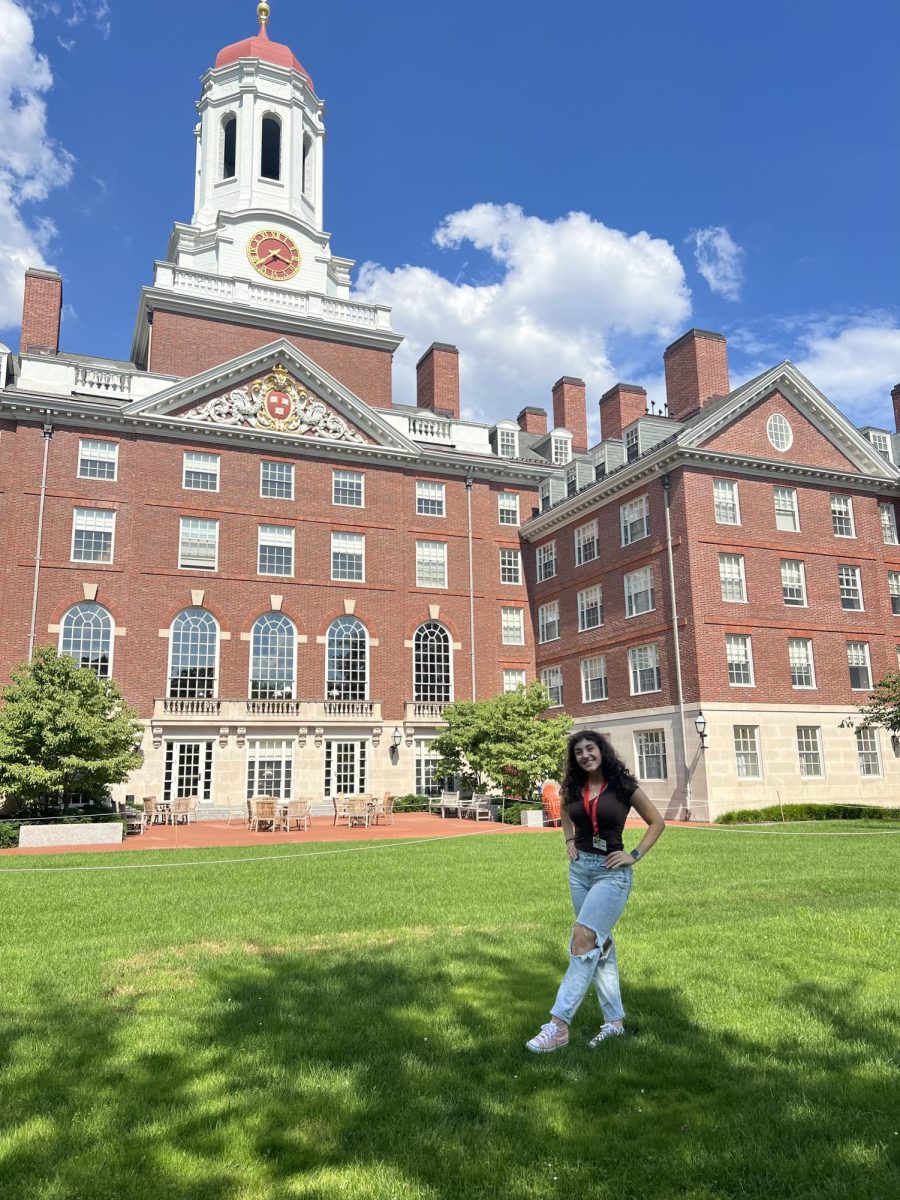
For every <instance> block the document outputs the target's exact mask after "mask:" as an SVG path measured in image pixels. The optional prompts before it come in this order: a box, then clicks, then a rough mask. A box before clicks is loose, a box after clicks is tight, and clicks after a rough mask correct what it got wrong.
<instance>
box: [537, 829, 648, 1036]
mask: <svg viewBox="0 0 900 1200" xmlns="http://www.w3.org/2000/svg"><path fill="white" fill-rule="evenodd" d="M631 880H632V870H631V867H618V868H616V869H615V870H612V871H608V870H607V869H606V855H605V854H585V853H584V851H580V852H579V854H578V858H577V859H576V860H575V861H574V862H570V863H569V890H570V892H571V894H572V907H573V908H574V909H575V919H576V921H577V922H578V924H579V925H584V926H586V928H588V929H591V930H593V932H594V933H595V934H596V935H597V944H596V945H595V946H594V948H593V949H592V950H589V951H588V953H587V954H573V953H572V943H571V941H570V942H569V966H568V968H567V969H566V973H565V975H564V976H563V981H562V983H561V984H560V985H559V991H558V992H557V994H556V1000H555V1001H554V1002H553V1007H552V1008H551V1009H550V1012H551V1014H552V1015H553V1016H554V1017H559V1019H560V1020H561V1021H565V1023H566V1024H567V1025H568V1024H570V1023H571V1021H572V1018H573V1017H574V1016H575V1013H576V1012H577V1011H578V1006H579V1004H581V1002H582V1000H583V999H584V997H585V995H586V994H587V991H588V989H589V988H590V986H591V981H593V983H594V987H595V988H596V991H597V999H598V1000H599V1001H600V1008H601V1010H602V1012H603V1019H604V1021H621V1020H622V1018H623V1017H624V1016H625V1010H624V1008H623V1007H622V993H621V991H620V989H619V964H618V961H617V959H616V946H615V942H613V941H612V929H613V926H614V925H615V923H616V921H618V919H619V917H621V915H622V912H623V910H624V908H625V904H626V901H627V900H628V894H629V892H630V891H631ZM607 938H609V939H610V943H611V945H610V947H609V950H608V951H607V952H606V953H605V954H604V953H603V952H602V949H601V948H602V946H603V945H604V944H605V942H606V939H607Z"/></svg>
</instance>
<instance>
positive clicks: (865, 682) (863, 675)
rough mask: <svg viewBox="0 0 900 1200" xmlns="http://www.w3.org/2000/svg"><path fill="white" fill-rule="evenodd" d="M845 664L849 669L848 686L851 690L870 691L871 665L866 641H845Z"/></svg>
mask: <svg viewBox="0 0 900 1200" xmlns="http://www.w3.org/2000/svg"><path fill="white" fill-rule="evenodd" d="M847 666H848V668H849V670H850V687H851V688H852V689H853V691H854V692H868V691H871V688H872V665H871V662H870V660H869V643H868V642H848V643H847Z"/></svg>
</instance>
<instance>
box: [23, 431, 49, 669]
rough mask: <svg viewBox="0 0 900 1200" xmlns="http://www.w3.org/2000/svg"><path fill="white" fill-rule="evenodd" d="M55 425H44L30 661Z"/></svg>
mask: <svg viewBox="0 0 900 1200" xmlns="http://www.w3.org/2000/svg"><path fill="white" fill-rule="evenodd" d="M52 437H53V426H52V425H45V426H44V465H43V467H42V468H41V494H40V497H39V499H38V523H37V546H36V547H35V551H34V591H33V592H32V594H31V628H30V629H29V631H28V661H29V662H31V659H32V656H33V655H34V639H35V635H36V632H37V606H38V589H39V587H40V583H41V547H42V544H43V540H44V498H45V496H46V495H47V458H48V456H49V454H50V439H51V438H52Z"/></svg>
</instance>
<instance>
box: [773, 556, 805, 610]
mask: <svg viewBox="0 0 900 1200" xmlns="http://www.w3.org/2000/svg"><path fill="white" fill-rule="evenodd" d="M793 566H797V567H798V568H799V571H798V575H799V577H800V582H799V585H798V584H796V583H793V582H785V577H784V576H785V571H784V569H785V567H793ZM779 570H780V573H781V599H782V600H783V601H784V606H785V608H808V607H809V601H808V600H807V596H806V565H805V563H804V562H803V559H802V558H783V559H782V560H781V566H780V568H779ZM798 586H799V589H800V599H799V601H797V602H796V603H793V602H792V601H791V600H788V598H787V596H786V595H785V590H786V589H787V588H795V587H798Z"/></svg>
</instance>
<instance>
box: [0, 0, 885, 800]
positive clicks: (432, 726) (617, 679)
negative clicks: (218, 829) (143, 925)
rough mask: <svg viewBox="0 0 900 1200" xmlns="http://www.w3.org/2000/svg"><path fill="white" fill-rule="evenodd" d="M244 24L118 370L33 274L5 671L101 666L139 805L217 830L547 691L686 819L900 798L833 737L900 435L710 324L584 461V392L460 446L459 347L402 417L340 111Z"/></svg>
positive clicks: (571, 385)
mask: <svg viewBox="0 0 900 1200" xmlns="http://www.w3.org/2000/svg"><path fill="white" fill-rule="evenodd" d="M259 11H260V30H259V33H258V35H257V36H255V37H252V38H247V39H245V40H244V41H242V42H238V43H236V44H235V45H233V46H228V47H226V48H225V49H224V50H222V51H221V52H220V53H219V55H218V56H217V58H216V62H215V65H214V66H213V67H212V68H211V69H210V70H209V71H207V73H206V74H205V75H204V77H203V80H202V91H201V97H200V101H199V104H198V112H199V125H198V128H197V175H196V190H195V204H194V213H193V217H192V220H191V223H190V224H176V225H175V226H174V228H173V231H172V235H171V237H170V240H169V244H168V248H167V252H166V256H165V259H164V260H162V261H160V262H157V263H156V264H155V266H154V276H153V283H152V286H149V287H145V288H144V289H143V290H142V292H141V295H140V299H139V304H138V312H137V318H136V323H135V331H134V338H133V343H132V347H131V353H130V358H129V360H128V361H127V362H118V361H110V360H107V359H99V358H96V357H91V356H86V355H81V354H72V353H67V352H64V351H61V350H60V348H59V335H60V314H61V309H62V283H61V280H60V278H59V276H58V275H56V274H54V273H53V272H48V271H36V270H32V271H29V272H28V273H27V276H26V288H25V301H24V310H23V321H22V334H21V342H20V349H19V354H18V355H13V354H11V353H10V352H9V351H7V350H6V349H5V348H4V347H0V526H2V529H3V535H4V539H5V544H6V546H7V548H8V551H7V555H6V557H5V561H4V564H3V568H2V574H0V603H2V609H3V612H4V615H5V618H6V637H5V638H4V640H3V643H2V646H0V678H3V679H5V678H6V677H8V674H9V672H10V670H11V669H12V668H13V667H14V666H15V665H16V664H17V663H18V662H20V661H21V660H22V659H24V658H26V657H27V655H28V653H29V651H30V649H31V648H32V647H33V646H34V645H35V644H40V643H45V642H48V641H50V642H53V643H54V644H56V645H57V646H58V647H59V648H60V649H61V650H63V651H65V652H66V653H69V654H72V655H73V657H75V658H76V660H77V661H79V662H81V663H83V664H84V665H87V666H90V667H92V668H93V669H94V670H96V671H97V672H98V673H101V674H105V675H113V676H114V677H115V678H116V679H117V680H118V682H119V683H120V684H121V686H122V688H123V690H124V691H125V694H126V696H127V697H128V699H129V700H130V701H131V702H132V703H133V704H134V705H135V706H136V707H137V709H138V711H139V714H140V716H141V718H142V720H143V721H144V724H145V733H144V738H143V744H142V750H143V755H144V757H143V762H142V765H141V767H140V768H139V769H138V770H136V771H135V772H134V774H133V775H132V777H131V779H130V780H129V781H128V783H127V784H126V785H123V786H122V787H121V788H119V789H118V793H119V795H120V796H124V795H125V794H132V795H137V796H140V795H142V794H145V793H146V794H157V795H164V796H171V795H176V794H187V793H191V794H198V795H199V796H200V798H201V801H202V805H203V810H204V811H205V812H207V813H214V812H216V811H218V810H219V809H220V806H221V805H222V804H224V803H230V802H234V801H236V800H239V799H240V798H241V797H243V796H244V795H247V794H252V793H254V792H258V791H263V790H264V791H268V792H275V793H279V794H281V795H288V794H295V795H311V796H313V797H316V798H318V799H322V800H323V801H327V797H328V796H330V795H331V794H334V793H336V792H339V791H358V790H371V791H381V790H383V789H390V790H391V791H394V792H396V793H399V792H404V791H409V790H413V789H415V790H419V791H421V790H425V789H427V788H428V787H429V786H430V784H431V783H432V775H433V772H432V761H433V760H432V757H431V756H430V754H429V743H430V741H431V739H432V738H433V737H434V735H435V734H436V732H437V731H438V730H439V729H440V727H441V714H442V711H443V707H444V705H445V704H446V703H448V702H449V701H451V700H453V699H468V698H471V697H473V696H474V697H477V698H483V697H486V696H490V695H494V694H496V693H497V692H499V691H501V690H503V689H507V690H511V689H514V688H515V687H517V686H518V685H519V684H520V683H523V682H526V681H527V680H530V679H532V678H534V677H535V674H536V673H537V674H539V675H540V676H541V677H543V678H544V679H545V681H546V682H547V684H548V686H549V687H550V689H551V693H552V695H553V697H554V700H555V701H557V702H559V703H560V704H564V705H565V707H566V709H567V710H568V711H569V712H570V713H571V714H572V716H573V717H574V718H575V720H576V722H577V723H578V724H579V725H582V726H599V727H601V728H603V729H605V730H608V731H609V732H610V734H611V736H612V737H613V738H614V740H615V741H616V742H617V743H618V745H619V746H620V748H621V750H622V752H623V754H624V755H625V757H626V759H627V760H628V761H629V762H631V763H632V764H633V765H634V766H635V768H636V770H637V772H638V774H639V775H640V777H641V779H642V780H644V781H645V786H646V787H647V790H648V792H649V793H650V794H651V796H652V797H653V798H654V800H655V801H656V802H657V803H659V805H660V807H662V808H664V809H666V810H667V811H669V812H673V813H675V812H680V811H682V810H683V809H684V808H691V809H692V810H693V811H694V812H695V813H697V814H698V815H703V814H704V813H705V812H707V811H710V812H715V811H719V810H721V809H722V808H724V807H731V806H733V805H734V803H736V802H737V803H754V804H755V803H758V802H761V801H769V800H772V799H774V798H775V793H776V792H777V791H778V790H780V791H781V792H782V794H783V795H784V796H785V798H787V797H788V796H789V797H790V798H792V799H793V798H795V797H796V796H797V795H798V794H802V795H806V796H810V797H816V798H824V797H829V798H831V797H840V798H847V799H857V798H860V797H861V798H863V799H871V800H873V801H875V800H878V801H881V800H885V799H892V798H893V797H894V795H896V793H897V791H898V788H897V784H898V780H900V775H898V769H900V762H898V760H897V759H896V752H895V750H894V749H893V748H892V747H891V745H890V744H889V743H888V742H887V741H886V740H885V739H884V738H883V737H882V736H881V735H879V734H872V735H868V734H866V735H857V734H856V733H855V732H854V731H853V730H850V729H847V728H842V727H841V726H840V722H841V720H843V718H844V717H846V716H847V715H848V713H849V712H851V711H852V706H853V702H854V701H855V700H856V699H858V698H859V697H861V696H863V695H864V694H865V690H866V687H867V686H868V682H869V680H870V679H875V678H877V677H878V676H879V675H881V674H883V673H884V671H885V670H887V669H888V667H891V666H893V665H895V663H896V662H897V654H898V649H897V647H898V645H900V550H898V547H897V536H896V523H897V519H896V508H895V503H896V500H897V497H898V494H900V493H898V472H897V469H896V467H895V466H894V465H893V464H894V463H895V462H896V461H898V459H897V450H898V443H897V439H895V438H892V436H891V435H890V434H889V433H888V432H887V431H884V430H881V431H877V430H868V431H859V430H856V429H855V428H853V426H852V425H850V424H849V423H848V422H847V420H846V419H845V418H844V417H843V416H842V415H841V414H840V413H839V412H838V411H837V410H836V409H835V408H834V407H833V406H832V405H830V404H829V403H828V401H827V400H826V399H825V398H824V397H823V396H821V394H820V393H818V392H817V391H816V389H815V388H814V387H813V386H812V385H811V384H810V383H809V382H808V381H807V380H805V379H804V378H803V377H802V376H801V375H800V374H799V372H797V371H796V369H795V368H794V367H793V366H792V365H791V364H789V363H784V364H781V365H780V366H778V367H775V368H773V370H771V371H769V372H766V373H765V374H764V375H761V376H760V377H758V378H757V379H755V380H752V381H750V382H749V383H747V384H744V385H743V386H742V387H740V388H738V389H736V390H735V391H730V390H729V381H728V367H727V357H726V349H725V343H724V340H723V339H722V338H721V337H720V336H719V335H717V334H708V333H703V332H702V331H697V330H693V331H691V332H690V333H689V334H686V335H685V337H684V338H681V339H679V341H678V342H676V343H675V344H674V345H673V346H671V347H670V348H669V350H668V351H667V352H666V377H667V386H668V410H667V413H666V414H665V415H661V414H648V413H647V411H646V395H645V393H644V392H643V390H642V389H640V388H636V387H633V386H630V385H627V384H620V385H617V387H615V388H613V389H611V391H610V392H608V393H607V394H606V395H605V396H604V397H603V398H602V399H601V402H600V406H601V423H602V432H603V440H602V441H601V442H600V444H599V445H598V446H596V447H594V448H589V446H588V434H587V428H588V424H587V410H586V396H585V386H584V384H583V382H582V381H581V380H580V379H577V378H573V377H570V376H565V377H563V378H562V379H560V380H558V381H557V383H556V384H555V385H554V386H553V388H552V389H550V400H551V406H552V424H551V422H550V420H549V419H548V414H547V411H546V410H545V409H544V408H541V407H536V406H531V405H529V406H527V407H525V408H523V410H522V411H521V412H520V414H519V416H518V418H517V419H516V420H512V419H508V420H501V421H499V422H498V423H497V424H495V425H493V426H488V425H484V424H478V423H476V422H471V421H467V420H463V419H462V418H461V412H460V390H459V367H458V353H457V351H456V348H455V347H453V346H449V345H446V344H444V343H440V342H435V343H434V345H432V347H431V348H430V349H429V350H428V351H427V352H426V353H425V354H424V355H423V357H422V359H421V360H420V362H419V364H418V368H417V404H416V406H414V407H410V406H403V405H398V404H395V403H393V400H392V378H391V369H392V355H393V352H394V350H395V349H396V348H397V346H398V345H399V343H400V340H401V338H400V335H399V334H397V333H395V332H394V330H393V328H392V325H391V314H390V310H389V309H388V308H386V307H384V306H381V305H377V304H367V303H362V302H360V301H359V300H357V299H356V298H355V297H353V296H352V295H351V292H350V277H351V271H352V267H353V263H352V261H351V260H349V259H344V258H338V257H336V256H335V255H334V254H333V253H332V251H331V246H330V236H329V234H327V233H326V232H325V231H324V224H323V195H324V158H323V155H324V142H325V130H324V122H323V111H324V108H323V104H322V101H321V100H320V99H319V98H318V97H317V95H316V93H315V90H314V86H313V83H312V80H311V78H310V76H309V74H308V72H307V71H306V70H305V69H304V67H303V66H302V65H301V64H300V63H299V62H298V61H297V59H296V58H295V57H294V55H293V54H292V52H291V51H290V50H289V48H288V47H286V46H283V45H280V44H278V43H275V42H273V41H271V40H270V38H269V37H268V30H267V22H268V6H267V5H265V4H261V5H260V6H259ZM436 332H438V331H436ZM895 408H896V409H900V392H898V393H897V394H896V395H895ZM701 708H702V710H703V713H704V715H705V717H706V719H707V721H708V749H707V750H706V751H705V753H701V752H700V750H699V747H698V738H697V735H696V733H695V731H694V719H695V717H696V715H697V713H698V712H699V711H700V709H701Z"/></svg>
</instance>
